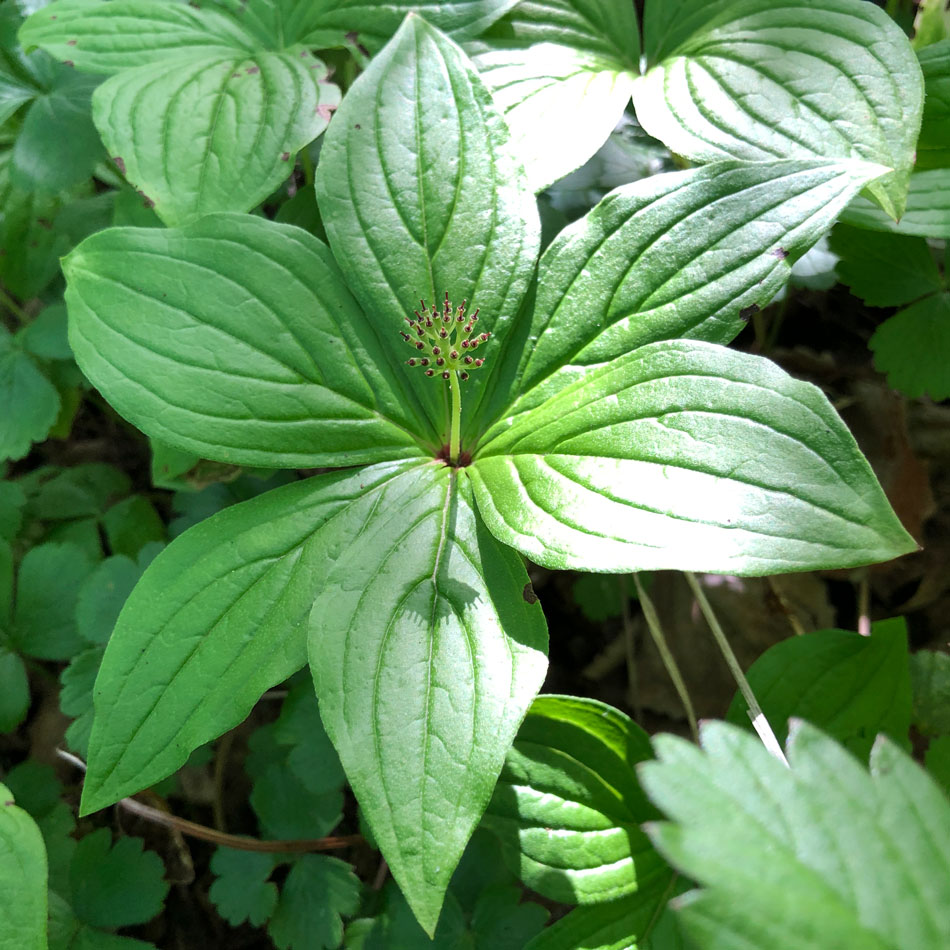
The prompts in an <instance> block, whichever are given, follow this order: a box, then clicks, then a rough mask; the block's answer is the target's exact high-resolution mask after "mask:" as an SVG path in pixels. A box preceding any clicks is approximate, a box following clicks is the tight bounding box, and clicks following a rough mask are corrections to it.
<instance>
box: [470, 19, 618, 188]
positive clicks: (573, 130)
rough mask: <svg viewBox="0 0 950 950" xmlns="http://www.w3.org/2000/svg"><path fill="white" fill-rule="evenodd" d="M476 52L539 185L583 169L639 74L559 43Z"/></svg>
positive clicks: (515, 145) (533, 181)
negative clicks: (566, 119) (565, 118)
mask: <svg viewBox="0 0 950 950" xmlns="http://www.w3.org/2000/svg"><path fill="white" fill-rule="evenodd" d="M518 9H519V10H520V6H519V8H518ZM621 9H624V8H621ZM629 10H630V12H631V13H632V12H633V8H632V7H630V8H629ZM473 58H474V62H475V65H476V66H477V67H478V71H479V73H481V76H482V79H483V80H484V82H485V83H486V85H487V86H488V87H489V88H490V89H491V91H492V95H493V96H494V98H495V103H496V105H497V106H498V107H499V108H500V109H501V110H502V112H503V113H504V115H505V121H506V123H507V124H508V127H509V128H510V130H511V136H512V140H511V148H512V150H513V151H514V153H515V154H516V155H517V156H518V157H519V158H520V159H521V161H522V163H523V164H524V167H525V172H526V173H527V176H528V182H529V184H530V186H531V188H532V189H533V190H534V191H541V190H542V189H543V188H546V187H547V186H548V185H550V184H552V183H553V182H555V181H557V180H558V179H560V178H563V177H564V176H565V175H566V174H567V173H568V172H571V171H573V170H574V169H575V168H579V167H580V166H581V165H583V164H584V162H586V161H587V160H588V159H589V158H590V157H591V155H593V154H594V152H596V151H597V149H598V148H599V147H600V146H601V145H603V143H604V142H605V141H606V139H607V137H608V136H609V135H610V133H611V132H612V131H613V129H614V126H616V124H617V122H618V121H619V119H620V117H621V115H622V114H623V111H624V107H625V106H626V104H627V103H628V102H629V100H630V92H631V89H632V88H633V82H634V78H635V74H634V73H633V72H631V71H630V70H629V69H625V68H624V67H623V66H622V65H621V64H619V63H617V62H615V61H614V60H611V59H604V58H603V56H602V55H599V54H597V53H592V52H588V51H587V50H582V49H574V48H572V47H571V46H566V45H557V44H555V43H540V44H534V45H531V46H527V47H521V46H518V47H515V48H508V47H502V48H501V49H496V48H494V47H492V48H489V49H487V50H485V51H484V52H479V53H478V54H477V55H475V56H474V57H473ZM565 115H569V116H571V120H570V121H568V122H566V121H565V120H564V117H565Z"/></svg>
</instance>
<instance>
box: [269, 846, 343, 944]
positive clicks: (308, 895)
mask: <svg viewBox="0 0 950 950" xmlns="http://www.w3.org/2000/svg"><path fill="white" fill-rule="evenodd" d="M315 895H319V897H318V898H317V899H314V898H315ZM359 905H360V882H359V878H357V877H356V875H355V874H354V873H353V871H352V869H351V868H350V866H349V865H348V864H346V863H345V862H344V861H340V860H338V859H337V858H330V857H327V856H326V855H323V854H307V855H304V856H303V857H302V858H298V859H297V861H295V862H294V865H293V867H292V868H291V869H290V873H289V874H288V875H287V880H286V881H285V882H284V886H283V888H281V892H280V900H279V901H278V902H277V909H276V910H275V911H274V914H273V916H272V917H271V919H270V923H268V925H267V932H268V934H270V937H271V939H272V940H273V941H274V943H275V944H276V945H277V947H278V948H279V950H311V948H312V950H320V948H323V947H326V948H334V947H339V946H340V943H341V942H342V941H343V921H342V920H341V919H340V918H341V917H349V916H351V915H353V914H355V913H356V911H357V909H358V908H359Z"/></svg>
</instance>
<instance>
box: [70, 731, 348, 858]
mask: <svg viewBox="0 0 950 950" xmlns="http://www.w3.org/2000/svg"><path fill="white" fill-rule="evenodd" d="M56 754H57V755H58V756H59V757H60V758H61V759H65V761H67V762H69V763H70V764H71V765H74V766H75V767H76V768H77V769H81V770H82V771H83V772H85V771H86V763H85V762H83V760H82V759H80V758H79V757H78V756H75V755H73V754H72V753H71V752H67V751H66V750H65V749H57V750H56ZM117 804H118V805H119V806H120V807H122V808H124V809H125V810H126V811H128V812H131V813H132V814H133V815H138V816H139V817H140V818H144V819H145V820H146V821H151V822H154V823H155V824H157V825H164V826H165V827H166V828H175V829H177V830H178V831H180V832H181V833H182V834H183V835H190V836H191V837H192V838H201V840H202V841H210V842H212V843H213V844H217V845H222V846H223V847H227V848H235V849H237V850H238V851H267V852H270V853H274V854H281V853H287V852H301V851H335V850H337V849H338V848H348V847H351V846H352V845H355V844H361V843H362V842H363V840H364V839H363V836H362V835H335V836H334V835H331V836H328V837H326V838H290V839H287V840H264V841H262V840H260V839H258V838H245V837H244V836H242V835H229V834H226V833H225V832H223V831H216V830H215V829H214V828H208V827H207V826H206V825H199V824H198V823H197V822H194V821H188V819H187V818H179V817H178V816H177V815H171V814H168V813H167V812H164V811H160V810H159V809H158V808H152V806H151V805H145V804H143V803H142V802H140V801H136V800H135V799H134V798H123V799H121V800H120V801H119V802H117Z"/></svg>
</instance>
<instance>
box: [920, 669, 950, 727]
mask: <svg viewBox="0 0 950 950" xmlns="http://www.w3.org/2000/svg"><path fill="white" fill-rule="evenodd" d="M910 680H911V690H912V692H913V697H914V726H915V727H916V728H917V730H918V731H919V732H921V733H923V734H924V735H925V736H945V735H950V655H948V654H946V653H936V652H934V651H932V650H918V652H917V653H915V654H914V655H913V656H911V658H910Z"/></svg>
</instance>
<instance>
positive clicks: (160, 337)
mask: <svg viewBox="0 0 950 950" xmlns="http://www.w3.org/2000/svg"><path fill="white" fill-rule="evenodd" d="M63 268H64V272H65V274H66V277H67V281H68V287H67V290H66V303H67V305H68V307H69V311H70V342H71V345H72V348H73V352H74V353H75V354H76V361H77V362H78V363H79V365H80V367H81V368H82V369H83V371H84V372H85V373H86V375H87V376H88V377H89V378H90V379H91V380H92V382H93V383H94V384H95V385H97V386H99V387H100V388H101V389H103V391H105V392H108V393H109V398H110V400H111V401H112V403H113V404H114V405H115V407H116V408H117V409H118V410H119V412H121V413H122V414H123V415H125V416H126V417H127V418H129V419H130V420H131V421H132V422H134V423H135V424H136V425H138V426H139V427H140V428H142V429H143V431H145V432H146V433H147V434H148V435H150V436H152V437H154V438H157V439H160V440H162V441H164V442H167V443H168V444H170V445H173V446H175V447H176V448H179V449H183V450H185V451H192V452H195V453H196V454H199V455H201V456H202V457H204V458H210V459H217V460H219V461H223V462H229V463H235V464H247V465H274V466H277V467H285V468H301V467H311V466H334V467H340V466H347V465H356V464H359V463H365V462H374V461H385V460H386V459H393V458H407V457H411V456H416V455H419V454H421V451H420V449H419V447H418V445H417V437H414V436H413V434H412V433H411V432H409V431H407V427H412V426H413V425H414V422H413V421H412V417H411V416H409V418H408V419H407V410H405V409H404V408H402V406H401V403H400V387H401V382H400V380H399V379H398V378H396V377H394V376H393V374H391V373H386V372H384V371H383V367H384V364H385V358H384V357H382V355H381V352H380V348H379V343H378V342H377V339H376V337H375V335H374V333H373V330H372V328H371V327H370V326H369V325H368V324H367V322H366V320H365V319H364V318H363V315H362V314H361V313H360V311H359V309H358V307H357V305H356V303H355V301H354V300H353V298H352V297H351V296H350V294H349V292H348V291H347V289H346V286H345V285H344V283H343V279H342V276H341V275H340V272H339V270H338V268H337V265H336V264H335V262H334V261H333V259H332V257H331V255H330V253H329V251H328V250H327V248H326V247H325V246H324V245H323V244H321V243H320V242H319V241H317V239H316V238H314V237H312V236H311V235H309V234H307V233H306V232H304V231H301V230H299V229H298V228H293V227H290V226H288V225H277V224H274V223H273V222H270V221H265V220H263V219H260V218H255V217H251V216H249V215H208V216H206V217H204V218H202V219H201V220H200V221H198V222H197V223H195V224H193V225H191V226H189V227H186V228H183V229H181V230H158V229H155V228H149V229H114V230H109V231H105V232H101V233H99V234H96V235H94V236H93V237H92V238H90V239H89V240H87V241H85V242H83V244H82V245H80V246H79V247H78V248H77V249H76V250H75V251H74V252H73V253H72V254H71V255H70V256H69V257H68V258H67V259H66V260H65V261H64V262H63ZM132 274H134V275H135V276H134V277H133V278H132V279H130V275H132ZM182 334H185V335H187V337H188V339H189V341H190V342H189V347H188V348H187V350H183V349H182V347H181V346H179V345H177V344H176V343H175V342H174V341H175V340H176V339H177V338H179V337H180V336H181V335H182ZM427 382H428V381H427ZM420 440H421V437H420Z"/></svg>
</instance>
